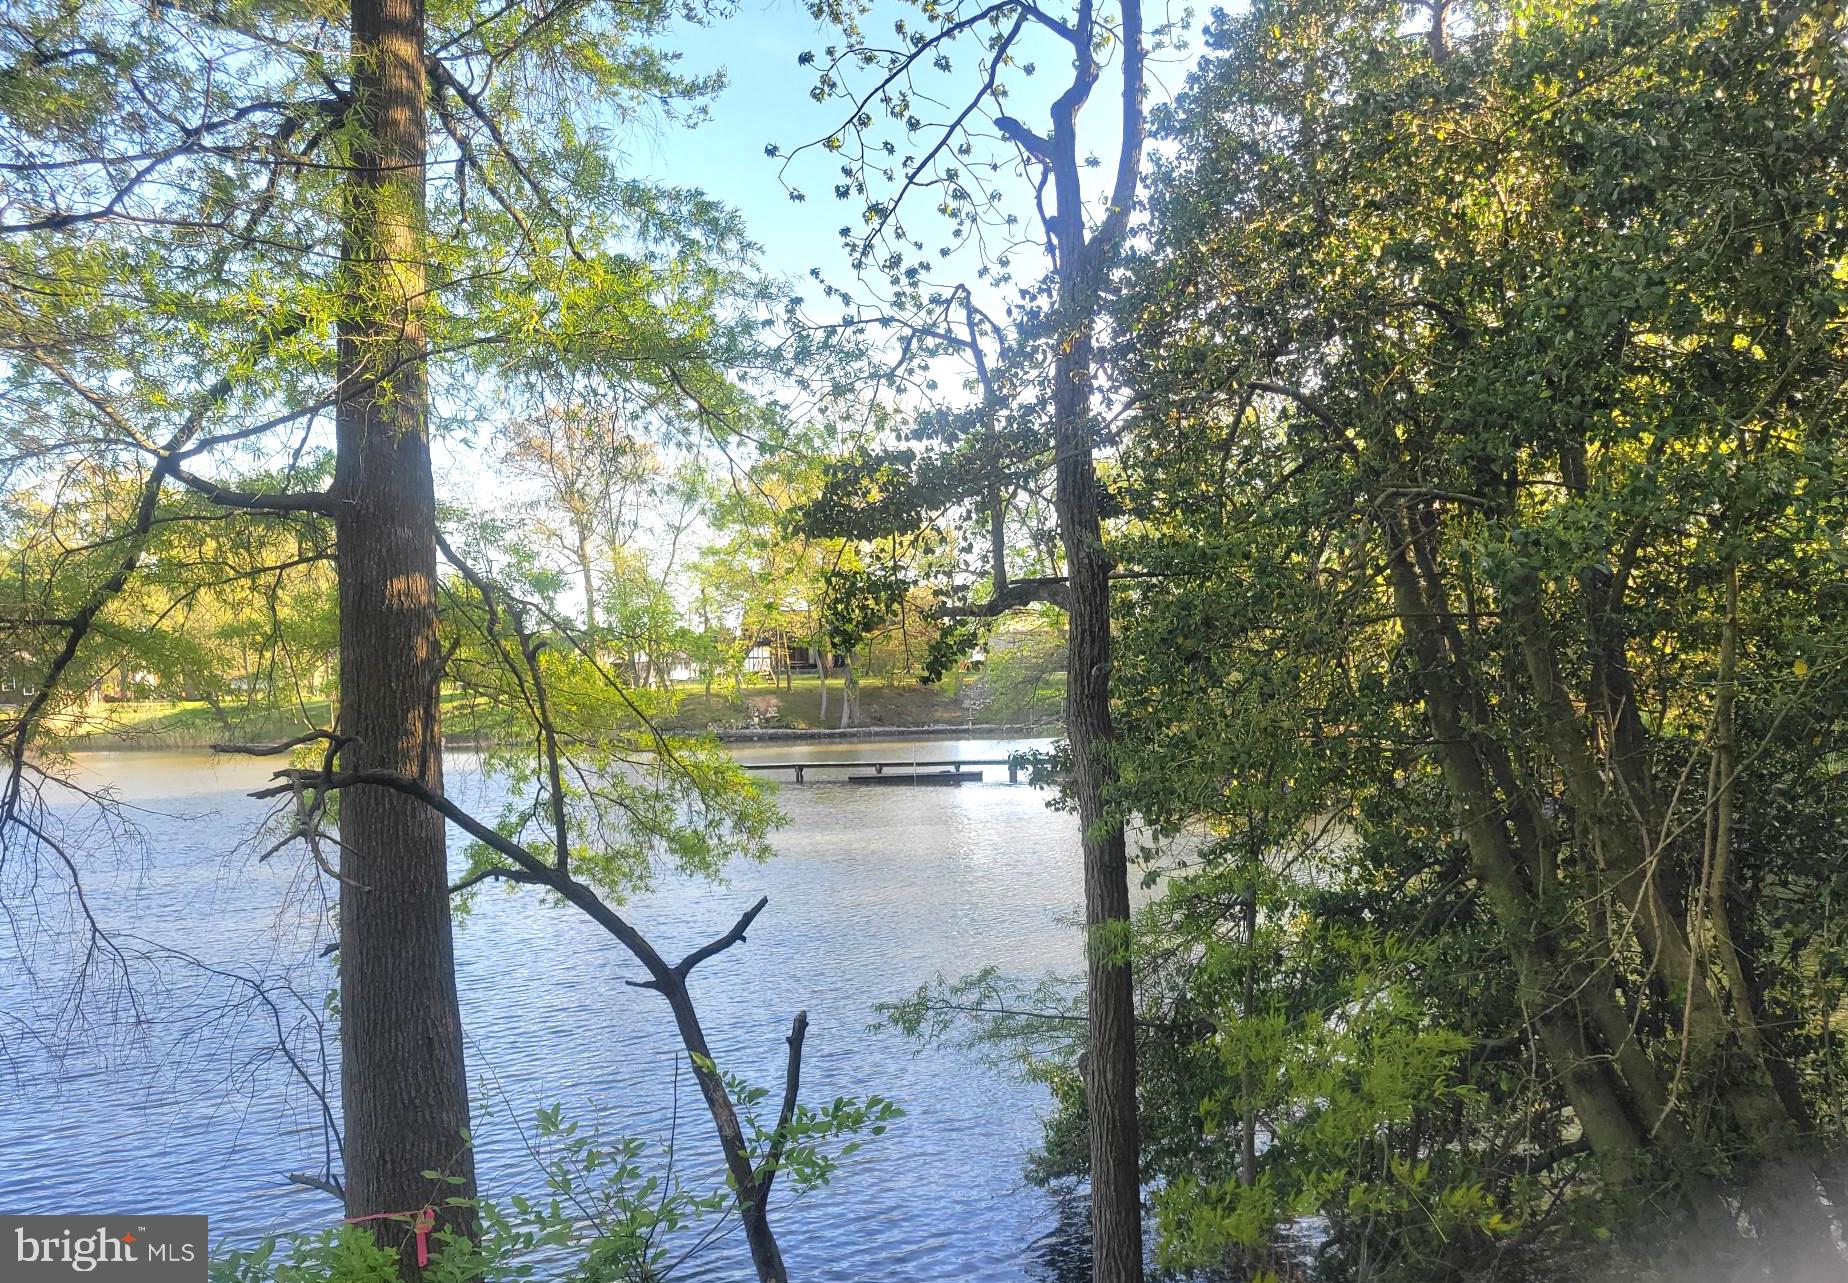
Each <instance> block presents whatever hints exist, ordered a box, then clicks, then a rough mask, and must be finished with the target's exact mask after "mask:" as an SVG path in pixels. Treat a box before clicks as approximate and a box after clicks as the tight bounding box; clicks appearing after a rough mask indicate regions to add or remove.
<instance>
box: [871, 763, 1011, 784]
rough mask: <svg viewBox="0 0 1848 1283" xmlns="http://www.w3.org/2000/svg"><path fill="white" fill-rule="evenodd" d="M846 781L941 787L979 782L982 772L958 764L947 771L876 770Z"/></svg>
mask: <svg viewBox="0 0 1848 1283" xmlns="http://www.w3.org/2000/svg"><path fill="white" fill-rule="evenodd" d="M847 782H848V783H849V784H902V785H919V784H934V785H937V786H939V787H943V786H954V785H957V784H980V783H981V782H982V773H981V772H980V771H970V770H964V769H963V768H962V767H960V766H959V767H955V768H952V769H951V770H947V771H893V772H892V773H891V774H890V775H888V774H886V773H885V772H884V771H876V772H874V773H873V774H871V775H849V776H848V777H847Z"/></svg>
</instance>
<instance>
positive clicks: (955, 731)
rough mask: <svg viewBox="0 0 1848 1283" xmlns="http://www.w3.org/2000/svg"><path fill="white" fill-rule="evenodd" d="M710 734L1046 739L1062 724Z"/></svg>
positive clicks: (741, 738)
mask: <svg viewBox="0 0 1848 1283" xmlns="http://www.w3.org/2000/svg"><path fill="white" fill-rule="evenodd" d="M708 733H709V734H710V735H711V736H712V737H713V738H714V739H716V740H718V741H719V742H720V743H721V744H776V743H780V742H783V741H790V740H848V741H851V740H878V739H957V738H963V739H1043V738H1045V737H1046V736H1048V735H1057V734H1058V733H1059V724H1058V723H1057V722H1038V723H1031V724H1028V723H1021V724H1016V725H998V726H981V725H967V724H963V725H958V724H954V723H948V722H936V723H931V724H929V725H925V726H849V727H847V728H845V729H834V730H830V729H828V728H826V727H800V726H764V727H748V728H747V727H738V728H736V729H730V730H714V731H710V732H708Z"/></svg>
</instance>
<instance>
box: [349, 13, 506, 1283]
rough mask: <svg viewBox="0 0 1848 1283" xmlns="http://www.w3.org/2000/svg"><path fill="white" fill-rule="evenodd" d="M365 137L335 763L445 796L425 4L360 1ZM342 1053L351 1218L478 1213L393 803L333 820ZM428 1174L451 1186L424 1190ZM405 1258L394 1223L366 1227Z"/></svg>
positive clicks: (422, 897) (414, 883)
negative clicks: (428, 325)
mask: <svg viewBox="0 0 1848 1283" xmlns="http://www.w3.org/2000/svg"><path fill="white" fill-rule="evenodd" d="M352 20H353V36H352V39H353V55H354V71H353V92H354V103H355V105H354V108H353V111H354V113H355V115H356V117H357V123H358V125H359V137H358V140H357V142H356V144H355V153H354V159H353V172H352V175H351V177H350V178H349V180H348V192H347V197H346V206H345V213H344V221H345V228H344V231H345V238H346V245H345V262H344V264H343V268H342V273H343V278H344V281H343V290H344V299H343V304H344V307H343V313H342V315H341V317H340V321H339V377H340V380H341V389H342V396H341V398H340V401H339V405H338V407H337V410H336V414H335V441H336V463H335V477H334V486H333V493H334V497H335V500H336V504H337V514H336V517H335V530H336V535H337V545H336V564H337V566H338V570H339V578H340V588H339V596H340V691H341V706H340V707H341V722H340V727H339V730H340V733H341V734H342V735H344V736H346V737H348V742H347V743H346V744H345V745H344V746H343V748H342V750H341V762H342V766H343V768H344V769H346V770H349V771H363V770H387V771H394V772H399V773H402V774H404V775H408V776H410V777H411V778H413V779H415V780H417V781H419V782H420V783H422V784H424V785H426V786H427V787H429V788H430V789H432V790H433V791H437V792H440V791H441V789H442V785H443V767H442V735H441V722H440V713H439V704H438V693H439V688H440V681H441V668H442V649H441V646H440V644H439V641H438V637H437V617H436V501H435V492H434V484H433V482H432V479H431V472H430V446H429V439H428V436H427V432H426V424H425V413H426V407H427V400H428V392H427V387H426V383H425V371H424V367H423V359H424V335H423V317H422V311H423V304H422V295H423V290H424V262H423V219H424V188H423V183H424V176H423V165H424V96H425V83H424V56H423V22H424V17H423V5H422V3H421V0H353V5H352ZM340 837H341V856H340V873H341V878H342V886H341V893H340V1050H341V1104H342V1110H343V1113H344V1116H345V1127H346V1140H345V1158H346V1173H345V1184H346V1200H347V1214H348V1216H350V1217H360V1216H376V1215H378V1214H380V1213H404V1212H411V1213H414V1212H416V1211H417V1210H419V1209H421V1208H423V1207H425V1206H433V1207H435V1209H436V1214H437V1223H438V1225H439V1226H443V1227H447V1228H451V1229H454V1230H457V1231H458V1232H462V1233H472V1232H473V1230H474V1224H475V1221H474V1213H473V1211H472V1210H471V1209H469V1208H466V1207H451V1206H448V1205H446V1202H445V1200H446V1199H448V1198H451V1197H461V1198H472V1197H473V1196H474V1193H475V1167H474V1155H473V1154H472V1152H471V1151H470V1149H469V1145H468V1141H467V1139H466V1137H465V1133H466V1130H467V1128H468V1124H469V1113H468V1080H467V1075H466V1073H465V1070H464V1065H463V1043H462V1021H461V1013H460V1009H459V1007H458V1004H457V1001H456V983H455V960H454V946H453V942H452V939H451V934H450V916H449V879H448V859H447V843H446V838H445V833H444V825H443V819H442V817H441V816H440V815H438V814H437V813H436V812H435V811H434V810H431V809H430V808H429V807H427V806H425V805H423V804H422V803H420V802H418V801H416V800H415V799H413V798H409V797H405V796H403V795H401V794H399V793H396V792H391V791H388V790H385V789H379V788H356V789H353V790H351V791H350V792H349V793H348V794H347V795H346V796H345V797H344V798H343V799H342V802H341V808H340ZM427 1171H436V1172H439V1173H442V1174H443V1175H444V1176H450V1177H455V1178H458V1183H455V1184H450V1183H448V1182H446V1181H440V1180H439V1181H434V1182H433V1181H432V1180H430V1179H429V1178H428V1177H426V1176H424V1175H423V1173H425V1172H427ZM366 1223H367V1224H368V1225H371V1226H372V1227H373V1228H375V1229H376V1230H377V1232H378V1235H379V1238H380V1240H381V1241H382V1242H385V1243H389V1244H392V1245H394V1246H399V1245H402V1246H403V1247H404V1248H405V1256H404V1266H403V1269H404V1273H405V1276H406V1277H407V1278H411V1277H415V1276H416V1275H417V1274H418V1273H419V1271H418V1269H417V1267H416V1264H415V1257H414V1256H413V1255H411V1253H410V1250H409V1245H410V1242H411V1239H412V1235H411V1234H410V1233H409V1231H408V1229H407V1227H406V1226H405V1225H404V1224H403V1223H402V1222H400V1221H394V1220H375V1221H368V1222H366Z"/></svg>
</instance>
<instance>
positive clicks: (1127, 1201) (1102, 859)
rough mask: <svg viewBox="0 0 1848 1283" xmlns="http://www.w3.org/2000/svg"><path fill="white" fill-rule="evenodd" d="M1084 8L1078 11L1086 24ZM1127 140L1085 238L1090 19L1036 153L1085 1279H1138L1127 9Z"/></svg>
mask: <svg viewBox="0 0 1848 1283" xmlns="http://www.w3.org/2000/svg"><path fill="white" fill-rule="evenodd" d="M1089 12H1090V10H1089V7H1088V6H1087V7H1086V9H1085V13H1086V14H1087V15H1088V14H1089ZM1122 18H1123V22H1122V30H1121V32H1120V37H1121V39H1122V42H1123V53H1122V77H1123V85H1122V111H1123V139H1122V144H1121V151H1120V153H1119V155H1118V158H1117V170H1116V179H1115V185H1114V187H1113V189H1112V192H1111V205H1110V208H1109V211H1108V212H1107V213H1106V215H1105V217H1104V219H1103V221H1102V222H1101V223H1100V224H1099V226H1098V227H1097V229H1096V230H1095V231H1094V232H1090V233H1089V234H1087V229H1086V227H1085V214H1084V193H1083V190H1082V186H1081V177H1080V175H1081V172H1082V170H1081V162H1080V160H1079V155H1078V125H1077V118H1078V112H1079V110H1080V108H1082V107H1083V105H1084V103H1085V101H1086V99H1087V98H1089V96H1090V93H1091V89H1092V87H1093V86H1094V85H1095V84H1096V82H1097V78H1098V75H1099V71H1100V68H1099V67H1098V64H1097V62H1096V61H1095V59H1094V57H1093V45H1092V43H1091V35H1092V33H1091V31H1090V22H1089V19H1088V18H1087V20H1086V21H1085V22H1084V23H1083V25H1082V26H1081V28H1080V29H1079V31H1078V36H1079V39H1078V40H1076V41H1074V42H1073V45H1074V51H1075V52H1076V53H1077V55H1078V59H1077V63H1076V70H1075V74H1074V76H1073V79H1072V83H1071V86H1070V88H1068V89H1067V90H1066V91H1065V92H1064V93H1063V94H1061V95H1060V96H1059V98H1058V100H1057V101H1056V102H1055V103H1054V104H1053V108H1052V138H1051V139H1050V146H1049V147H1048V148H1047V149H1046V152H1045V153H1044V154H1045V155H1046V157H1047V164H1048V165H1049V167H1050V169H1051V171H1052V181H1053V188H1054V193H1055V196H1056V201H1057V208H1056V211H1055V212H1054V214H1053V215H1052V217H1051V218H1050V219H1049V220H1048V222H1049V231H1050V232H1051V234H1052V240H1053V242H1054V244H1055V246H1056V247H1057V250H1058V261H1057V281H1058V311H1057V315H1058V321H1059V330H1058V356H1057V358H1056V360H1055V361H1054V363H1053V386H1052V442H1053V451H1054V455H1055V459H1056V463H1055V483H1054V491H1053V506H1054V508H1055V509H1056V510H1057V513H1058V521H1059V537H1060V540H1061V542H1062V543H1063V545H1064V551H1065V565H1066V576H1067V580H1066V591H1067V605H1066V609H1067V614H1068V624H1067V631H1066V665H1065V733H1066V737H1067V739H1068V741H1069V742H1070V744H1071V754H1072V781H1071V789H1072V795H1073V798H1074V800H1075V801H1076V803H1077V806H1078V824H1079V828H1080V830H1081V839H1080V840H1081V841H1082V842H1083V844H1084V921H1085V932H1086V944H1085V968H1086V988H1087V1008H1086V1009H1087V1028H1086V1054H1085V1072H1084V1086H1085V1102H1086V1106H1087V1108H1088V1110H1089V1116H1090V1136H1089V1142H1090V1159H1091V1242H1092V1253H1093V1257H1092V1266H1091V1276H1092V1278H1093V1279H1094V1280H1095V1283H1141V1279H1142V1179H1141V1142H1140V1136H1139V1129H1138V1126H1137V1118H1136V1000H1135V992H1134V986H1133V983H1132V980H1131V975H1130V940H1129V923H1130V905H1129V860H1128V852H1127V849H1126V845H1125V842H1124V836H1123V825H1122V821H1121V820H1120V819H1119V818H1118V817H1117V816H1116V815H1115V814H1114V813H1113V811H1112V809H1111V804H1110V801H1109V796H1108V795H1109V791H1110V788H1111V786H1112V785H1113V784H1114V783H1115V778H1116V770H1115V767H1114V765H1113V764H1112V762H1111V756H1110V747H1111V741H1112V740H1113V739H1114V738H1115V736H1116V730H1115V727H1114V726H1113V725H1112V723H1111V718H1110V570H1111V562H1110V555H1109V553H1108V551H1107V550H1106V549H1105V547H1104V541H1103V527H1102V520H1101V510H1100V509H1101V505H1100V498H1101V489H1102V487H1101V486H1100V485H1099V483H1098V479H1097V467H1096V461H1095V457H1094V443H1093V437H1094V434H1095V430H1096V424H1095V423H1094V422H1093V419H1092V405H1091V382H1092V379H1093V376H1094V364H1095V362H1094V354H1093V349H1092V341H1093V335H1094V332H1095V329H1096V325H1097V313H1098V307H1099V302H1100V291H1101V288H1102V285H1103V279H1104V274H1105V272H1106V270H1107V269H1108V267H1109V263H1110V259H1111V256H1112V254H1113V253H1114V252H1115V250H1116V248H1117V246H1118V245H1119V244H1120V243H1121V240H1122V236H1123V232H1124V229H1125V227H1126V225H1127V223H1128V218H1129V207H1130V205H1131V203H1132V202H1133V201H1134V199H1135V192H1136V185H1137V179H1138V175H1139V172H1140V169H1141V157H1142V134H1143V120H1142V92H1143V85H1142V80H1143V72H1142V59H1143V49H1142V10H1141V6H1140V4H1139V3H1137V0H1124V3H1123V5H1122Z"/></svg>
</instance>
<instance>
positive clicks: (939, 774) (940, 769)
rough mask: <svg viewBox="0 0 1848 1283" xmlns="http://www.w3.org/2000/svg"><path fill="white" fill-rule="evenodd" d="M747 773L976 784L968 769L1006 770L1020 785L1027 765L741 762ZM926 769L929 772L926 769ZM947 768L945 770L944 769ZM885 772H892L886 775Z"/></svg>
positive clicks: (997, 760) (1010, 760)
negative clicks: (836, 773) (825, 774)
mask: <svg viewBox="0 0 1848 1283" xmlns="http://www.w3.org/2000/svg"><path fill="white" fill-rule="evenodd" d="M739 765H741V766H743V767H744V769H745V770H747V771H793V772H795V776H796V783H798V784H802V783H806V782H807V779H808V773H809V772H810V771H865V770H866V769H867V768H868V767H871V768H872V774H871V775H849V776H848V777H847V781H848V782H849V783H852V784H964V783H971V784H973V783H979V782H980V781H981V778H982V772H981V771H979V770H973V769H969V768H973V767H982V766H1005V767H1007V782H1008V783H1009V784H1018V783H1020V773H1021V772H1022V771H1024V770H1025V769H1027V763H1026V762H1024V761H1022V760H1021V759H1020V758H1018V757H978V758H970V757H957V758H949V757H946V758H912V759H908V760H906V761H902V762H741V763H739ZM927 768H929V769H927ZM944 768H948V769H944ZM887 771H891V772H893V774H892V775H890V776H888V775H886V772H887Z"/></svg>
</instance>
